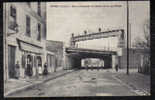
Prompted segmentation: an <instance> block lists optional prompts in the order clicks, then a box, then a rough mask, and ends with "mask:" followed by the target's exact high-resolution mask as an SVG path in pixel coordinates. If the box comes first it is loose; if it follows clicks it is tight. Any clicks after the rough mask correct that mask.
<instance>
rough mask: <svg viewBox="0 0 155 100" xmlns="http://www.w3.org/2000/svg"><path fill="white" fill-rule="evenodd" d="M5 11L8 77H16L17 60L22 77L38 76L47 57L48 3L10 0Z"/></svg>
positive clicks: (6, 70)
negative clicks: (12, 0) (11, 0)
mask: <svg viewBox="0 0 155 100" xmlns="http://www.w3.org/2000/svg"><path fill="white" fill-rule="evenodd" d="M3 12H4V14H3V16H4V17H3V18H4V22H3V23H4V24H3V26H4V33H3V34H4V43H5V45H4V74H5V75H4V77H5V80H7V79H10V78H14V74H15V73H16V72H15V64H16V62H17V61H19V65H20V77H22V78H24V77H27V76H28V77H30V76H35V75H36V74H37V70H38V66H41V67H42V69H43V65H44V63H45V61H46V54H45V50H46V48H45V44H46V3H44V2H31V3H30V2H22V3H18V2H16V3H9V2H8V3H4V4H3ZM29 65H30V68H28V66H29ZM28 73H29V74H28Z"/></svg>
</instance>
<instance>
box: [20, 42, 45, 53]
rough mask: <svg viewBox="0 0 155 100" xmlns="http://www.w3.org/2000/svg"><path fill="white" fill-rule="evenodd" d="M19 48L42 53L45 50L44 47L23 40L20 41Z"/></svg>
mask: <svg viewBox="0 0 155 100" xmlns="http://www.w3.org/2000/svg"><path fill="white" fill-rule="evenodd" d="M19 48H20V49H21V50H23V51H27V52H32V53H37V54H41V53H42V52H43V50H42V47H39V46H35V45H33V44H29V43H25V42H23V41H19Z"/></svg>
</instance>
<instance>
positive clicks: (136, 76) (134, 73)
mask: <svg viewBox="0 0 155 100" xmlns="http://www.w3.org/2000/svg"><path fill="white" fill-rule="evenodd" d="M114 77H115V78H117V79H118V80H119V81H120V82H123V83H124V84H126V85H127V86H128V87H129V88H130V89H132V91H134V92H136V93H137V94H140V95H150V92H151V90H150V88H151V77H150V75H144V74H141V73H138V70H137V69H130V70H129V75H127V74H126V70H125V69H122V70H120V72H119V73H117V74H116V75H114Z"/></svg>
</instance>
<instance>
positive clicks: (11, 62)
mask: <svg viewBox="0 0 155 100" xmlns="http://www.w3.org/2000/svg"><path fill="white" fill-rule="evenodd" d="M15 51H16V47H15V46H8V70H9V78H14V77H15Z"/></svg>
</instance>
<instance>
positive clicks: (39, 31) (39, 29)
mask: <svg viewBox="0 0 155 100" xmlns="http://www.w3.org/2000/svg"><path fill="white" fill-rule="evenodd" d="M37 40H39V41H40V40H41V25H40V23H38V37H37Z"/></svg>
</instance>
